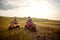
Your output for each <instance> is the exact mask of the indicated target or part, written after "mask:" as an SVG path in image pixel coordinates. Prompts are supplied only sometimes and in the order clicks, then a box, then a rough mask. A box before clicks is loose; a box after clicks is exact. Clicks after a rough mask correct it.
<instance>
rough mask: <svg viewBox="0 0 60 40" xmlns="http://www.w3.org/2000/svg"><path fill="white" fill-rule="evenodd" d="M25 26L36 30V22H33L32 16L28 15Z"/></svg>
mask: <svg viewBox="0 0 60 40" xmlns="http://www.w3.org/2000/svg"><path fill="white" fill-rule="evenodd" d="M25 28H26V29H28V30H31V31H34V32H36V28H35V24H34V23H33V21H32V19H31V18H30V17H28V20H27V22H26V25H25Z"/></svg>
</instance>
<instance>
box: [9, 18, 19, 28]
mask: <svg viewBox="0 0 60 40" xmlns="http://www.w3.org/2000/svg"><path fill="white" fill-rule="evenodd" d="M8 29H20V25H19V24H18V22H17V19H16V18H14V20H13V21H11V23H10V26H9V28H8Z"/></svg>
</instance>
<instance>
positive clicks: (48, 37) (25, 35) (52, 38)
mask: <svg viewBox="0 0 60 40" xmlns="http://www.w3.org/2000/svg"><path fill="white" fill-rule="evenodd" d="M13 19H14V18H13V17H0V40H38V38H37V36H40V37H39V39H40V40H59V36H60V21H56V20H48V19H38V18H32V19H33V21H34V23H35V24H36V28H37V32H35V33H33V32H30V31H28V30H25V29H24V26H25V22H26V21H27V18H26V17H24V18H17V20H18V22H19V25H20V30H16V29H14V30H8V28H9V24H10V22H11V21H12V20H13Z"/></svg>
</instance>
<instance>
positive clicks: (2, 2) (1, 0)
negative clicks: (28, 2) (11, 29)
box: [0, 0, 16, 10]
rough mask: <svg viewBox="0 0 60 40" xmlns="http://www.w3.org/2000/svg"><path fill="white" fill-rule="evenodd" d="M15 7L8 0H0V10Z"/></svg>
mask: <svg viewBox="0 0 60 40" xmlns="http://www.w3.org/2000/svg"><path fill="white" fill-rule="evenodd" d="M13 8H16V5H12V4H11V3H9V1H8V0H0V10H9V9H13Z"/></svg>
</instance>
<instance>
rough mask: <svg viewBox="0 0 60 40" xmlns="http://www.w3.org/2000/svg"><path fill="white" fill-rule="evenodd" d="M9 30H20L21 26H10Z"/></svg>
mask: <svg viewBox="0 0 60 40" xmlns="http://www.w3.org/2000/svg"><path fill="white" fill-rule="evenodd" d="M8 29H9V30H12V29H20V25H19V24H10V26H9V28H8Z"/></svg>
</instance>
